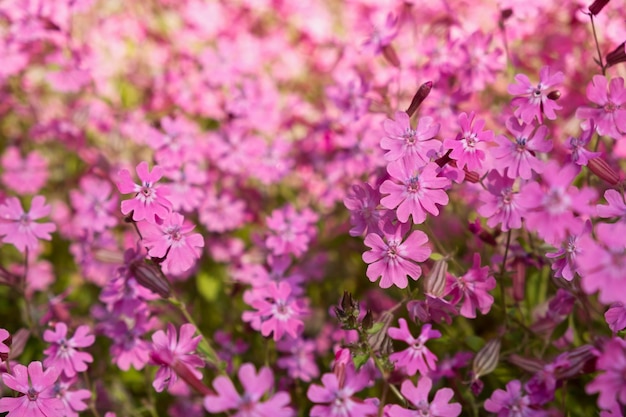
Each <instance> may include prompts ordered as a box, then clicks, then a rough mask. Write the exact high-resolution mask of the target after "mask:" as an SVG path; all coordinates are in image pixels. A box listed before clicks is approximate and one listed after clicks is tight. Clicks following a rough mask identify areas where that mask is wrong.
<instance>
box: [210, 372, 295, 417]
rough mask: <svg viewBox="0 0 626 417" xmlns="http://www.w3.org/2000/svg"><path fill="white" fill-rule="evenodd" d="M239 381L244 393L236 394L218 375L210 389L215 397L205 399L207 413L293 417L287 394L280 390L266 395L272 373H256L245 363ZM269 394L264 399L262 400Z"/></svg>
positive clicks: (233, 388) (237, 416)
mask: <svg viewBox="0 0 626 417" xmlns="http://www.w3.org/2000/svg"><path fill="white" fill-rule="evenodd" d="M237 375H238V376H239V382H240V383H241V385H242V386H243V389H244V390H245V391H244V393H243V395H239V393H237V390H236V389H235V386H234V385H233V383H232V381H231V380H230V379H229V378H228V377H225V376H218V377H217V378H215V380H214V381H213V388H214V389H215V392H216V394H217V395H208V396H206V397H204V408H205V409H206V410H207V411H208V412H209V413H222V412H225V411H226V410H235V411H236V412H235V413H234V414H232V412H231V413H230V414H229V415H231V416H232V417H252V416H268V417H269V416H271V417H292V416H294V415H295V413H294V411H293V410H292V409H291V408H289V407H288V404H289V401H290V400H291V399H290V397H289V394H288V393H286V392H282V391H279V392H277V393H275V394H273V395H272V394H269V392H271V391H273V388H274V374H273V373H272V370H271V369H270V368H267V367H263V368H261V370H260V371H259V373H258V374H257V373H256V370H255V369H254V365H252V364H250V363H244V364H243V365H241V367H240V368H239V372H238V374H237ZM266 393H268V396H267V400H265V401H261V399H262V398H263V396H264V395H265V394H266Z"/></svg>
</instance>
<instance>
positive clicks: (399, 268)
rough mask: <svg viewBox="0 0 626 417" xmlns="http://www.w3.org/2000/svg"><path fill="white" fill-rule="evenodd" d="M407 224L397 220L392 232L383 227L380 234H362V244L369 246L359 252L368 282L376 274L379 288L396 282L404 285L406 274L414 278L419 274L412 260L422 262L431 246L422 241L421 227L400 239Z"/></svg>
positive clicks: (429, 251) (372, 279)
mask: <svg viewBox="0 0 626 417" xmlns="http://www.w3.org/2000/svg"><path fill="white" fill-rule="evenodd" d="M408 230H409V227H407V226H406V225H402V224H399V225H398V226H396V227H395V230H394V231H393V232H388V231H385V232H383V235H382V236H380V235H377V234H375V233H370V234H368V235H367V236H366V237H365V245H366V246H368V247H369V248H370V249H371V250H369V251H367V252H365V253H364V254H363V261H364V262H366V263H368V264H370V265H368V267H367V277H368V278H369V280H370V281H371V282H374V281H376V280H377V279H378V278H379V277H382V278H381V280H380V287H381V288H389V287H391V285H396V286H397V287H399V288H406V287H407V285H408V280H407V278H406V277H407V275H408V276H410V277H411V278H412V279H413V280H417V279H418V278H419V277H420V276H421V275H422V268H420V267H419V266H418V265H417V264H416V262H424V261H425V260H426V259H428V257H429V256H430V253H431V250H430V248H429V247H428V246H426V243H427V242H428V236H426V233H424V232H422V231H421V230H415V231H413V232H411V234H410V235H409V236H408V237H407V238H406V240H404V241H403V237H404V235H405V234H406V233H407V232H408Z"/></svg>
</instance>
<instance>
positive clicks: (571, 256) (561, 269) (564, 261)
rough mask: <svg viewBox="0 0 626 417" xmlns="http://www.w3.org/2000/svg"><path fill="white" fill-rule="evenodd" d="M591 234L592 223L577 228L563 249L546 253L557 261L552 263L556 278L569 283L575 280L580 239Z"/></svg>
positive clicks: (563, 244)
mask: <svg viewBox="0 0 626 417" xmlns="http://www.w3.org/2000/svg"><path fill="white" fill-rule="evenodd" d="M590 234H591V222H590V221H587V222H585V223H584V225H583V224H580V223H579V224H578V226H575V227H574V228H573V230H572V232H571V233H570V234H568V236H567V238H566V239H565V240H564V241H563V242H562V243H561V248H560V249H559V250H558V251H556V252H549V253H546V257H547V258H550V259H556V260H555V261H554V262H553V263H552V270H553V271H554V276H555V277H562V278H563V279H565V280H567V281H571V280H572V279H574V274H575V273H576V272H577V269H578V265H577V260H576V258H577V257H578V255H580V251H581V249H580V245H579V243H580V239H581V238H582V237H583V236H588V235H590Z"/></svg>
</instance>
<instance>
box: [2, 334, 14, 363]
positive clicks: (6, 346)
mask: <svg viewBox="0 0 626 417" xmlns="http://www.w3.org/2000/svg"><path fill="white" fill-rule="evenodd" d="M10 337H11V333H9V332H8V330H7V329H3V328H0V360H3V361H5V360H7V358H8V356H9V352H10V351H11V348H10V347H9V346H10V345H11V343H10V340H9V338H10ZM5 342H6V343H5Z"/></svg>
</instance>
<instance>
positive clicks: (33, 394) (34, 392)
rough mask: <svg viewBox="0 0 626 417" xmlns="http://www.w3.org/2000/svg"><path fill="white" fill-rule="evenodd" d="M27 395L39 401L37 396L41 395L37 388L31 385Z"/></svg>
mask: <svg viewBox="0 0 626 417" xmlns="http://www.w3.org/2000/svg"><path fill="white" fill-rule="evenodd" d="M26 396H27V397H28V399H29V400H30V401H37V397H38V396H39V393H38V392H37V390H35V388H33V387H30V388H29V389H28V392H27V393H26Z"/></svg>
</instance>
